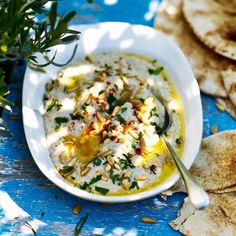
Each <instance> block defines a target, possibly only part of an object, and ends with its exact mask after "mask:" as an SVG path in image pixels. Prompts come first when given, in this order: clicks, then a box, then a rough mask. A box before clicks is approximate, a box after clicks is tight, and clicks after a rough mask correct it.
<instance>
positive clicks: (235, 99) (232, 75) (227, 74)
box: [222, 68, 236, 109]
mask: <svg viewBox="0 0 236 236" xmlns="http://www.w3.org/2000/svg"><path fill="white" fill-rule="evenodd" d="M222 77H223V82H224V86H225V90H226V92H227V94H228V96H229V99H230V100H231V102H232V103H233V104H234V106H235V109H236V70H235V71H233V70H232V69H231V68H230V69H228V70H227V71H222Z"/></svg>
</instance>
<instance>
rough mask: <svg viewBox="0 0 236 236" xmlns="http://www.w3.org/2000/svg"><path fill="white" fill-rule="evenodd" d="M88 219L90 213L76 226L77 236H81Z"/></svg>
mask: <svg viewBox="0 0 236 236" xmlns="http://www.w3.org/2000/svg"><path fill="white" fill-rule="evenodd" d="M87 219H88V212H87V213H86V214H85V216H83V217H81V218H80V220H79V221H78V223H77V224H76V226H75V236H79V235H80V232H81V230H82V228H83V226H84V224H85V222H86V220H87Z"/></svg>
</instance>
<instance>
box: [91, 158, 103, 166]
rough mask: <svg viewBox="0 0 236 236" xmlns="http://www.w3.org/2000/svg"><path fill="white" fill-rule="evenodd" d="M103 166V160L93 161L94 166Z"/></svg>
mask: <svg viewBox="0 0 236 236" xmlns="http://www.w3.org/2000/svg"><path fill="white" fill-rule="evenodd" d="M101 164H102V160H101V158H99V157H98V158H96V159H94V160H93V165H95V166H100V165H101Z"/></svg>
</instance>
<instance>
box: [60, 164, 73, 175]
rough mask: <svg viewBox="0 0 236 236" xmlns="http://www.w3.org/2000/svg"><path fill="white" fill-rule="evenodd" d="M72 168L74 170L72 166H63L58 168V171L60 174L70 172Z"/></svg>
mask: <svg viewBox="0 0 236 236" xmlns="http://www.w3.org/2000/svg"><path fill="white" fill-rule="evenodd" d="M72 170H74V167H73V166H63V168H62V169H60V170H59V172H60V173H61V174H67V173H69V172H71V171H72Z"/></svg>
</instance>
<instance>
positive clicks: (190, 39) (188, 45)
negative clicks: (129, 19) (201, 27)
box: [154, 0, 236, 97]
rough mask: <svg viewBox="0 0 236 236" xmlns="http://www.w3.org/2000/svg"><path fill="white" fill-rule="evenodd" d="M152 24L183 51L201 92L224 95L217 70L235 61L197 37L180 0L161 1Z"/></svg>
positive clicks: (223, 68) (220, 77)
mask: <svg viewBox="0 0 236 236" xmlns="http://www.w3.org/2000/svg"><path fill="white" fill-rule="evenodd" d="M154 27H155V28H156V29H157V30H159V31H161V32H163V33H164V34H166V35H168V36H170V37H171V38H172V39H173V40H174V41H176V42H177V44H178V45H179V46H180V48H181V49H182V50H183V51H184V53H185V54H186V56H187V57H188V59H189V62H190V64H191V66H192V69H193V72H194V74H195V76H196V79H197V81H198V83H199V87H200V89H201V91H202V92H204V93H206V94H209V95H212V96H220V97H226V96H227V94H226V91H225V89H224V85H223V82H222V75H221V73H220V71H221V70H226V69H227V68H228V66H229V65H230V64H234V65H233V66H234V67H235V68H236V65H235V63H232V62H231V61H229V60H228V59H225V58H224V57H222V56H219V55H217V54H216V53H214V52H213V51H212V50H210V49H209V48H208V47H206V46H205V45H204V44H202V43H201V41H199V39H198V38H197V37H196V36H195V35H194V33H193V32H192V30H191V28H190V27H189V24H188V23H187V22H186V20H185V18H184V16H183V13H182V9H181V0H165V1H163V2H162V4H161V5H160V7H159V9H158V12H157V16H156V19H155V24H154Z"/></svg>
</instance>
